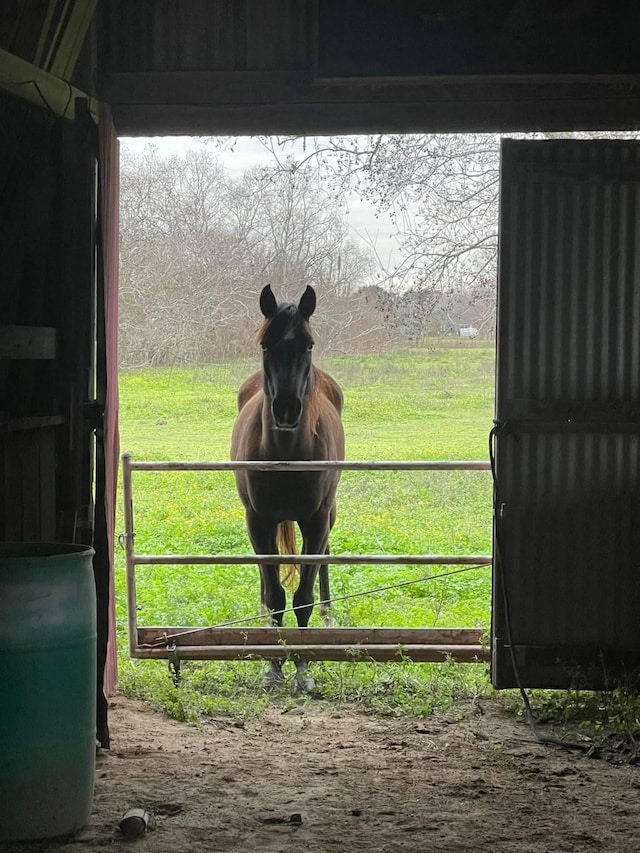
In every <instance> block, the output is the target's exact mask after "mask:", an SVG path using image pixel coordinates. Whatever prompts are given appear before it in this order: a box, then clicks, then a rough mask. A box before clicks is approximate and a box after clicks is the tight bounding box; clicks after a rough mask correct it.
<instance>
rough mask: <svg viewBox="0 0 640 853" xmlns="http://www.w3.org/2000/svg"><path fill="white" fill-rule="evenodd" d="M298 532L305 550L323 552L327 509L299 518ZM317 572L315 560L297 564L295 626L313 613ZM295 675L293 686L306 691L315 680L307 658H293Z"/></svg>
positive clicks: (326, 527)
mask: <svg viewBox="0 0 640 853" xmlns="http://www.w3.org/2000/svg"><path fill="white" fill-rule="evenodd" d="M300 531H301V532H302V550H303V553H305V554H324V553H326V550H327V544H328V540H329V516H328V514H327V513H317V514H316V515H314V516H312V517H311V518H309V519H305V520H304V521H301V522H300ZM317 575H318V566H317V564H315V563H311V564H305V565H302V566H300V583H299V584H298V588H297V590H296V591H295V594H294V596H293V606H294V607H295V608H297V609H296V619H297V620H298V627H299V628H306V627H307V625H308V624H309V619H310V618H311V614H312V613H313V602H314V598H313V587H314V585H315V581H316V577H317ZM295 664H296V677H295V681H294V688H295V689H296V690H300V691H302V692H304V693H310V692H311V691H312V690H313V688H314V686H315V684H314V681H313V678H312V676H311V674H310V672H309V663H308V661H303V660H296V662H295Z"/></svg>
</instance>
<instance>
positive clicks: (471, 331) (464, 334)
mask: <svg viewBox="0 0 640 853" xmlns="http://www.w3.org/2000/svg"><path fill="white" fill-rule="evenodd" d="M479 333H480V332H479V329H476V327H475V326H460V327H459V328H458V334H459V335H460V337H461V338H477V337H478V335H479Z"/></svg>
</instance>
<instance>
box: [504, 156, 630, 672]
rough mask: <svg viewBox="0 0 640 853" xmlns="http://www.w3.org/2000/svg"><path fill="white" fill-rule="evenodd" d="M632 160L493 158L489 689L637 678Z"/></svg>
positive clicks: (534, 157)
mask: <svg viewBox="0 0 640 853" xmlns="http://www.w3.org/2000/svg"><path fill="white" fill-rule="evenodd" d="M639 238H640V144H638V143H637V142H632V141H622V140H597V141H593V140H590V141H576V140H553V141H537V142H523V141H514V140H505V141H503V144H502V163H501V197H500V267H499V268H500V271H499V283H498V339H497V380H496V382H497V384H496V413H497V421H496V424H497V426H496V430H495V441H494V448H495V470H496V516H495V526H494V529H495V535H494V557H495V559H494V569H493V572H494V583H493V625H492V681H493V684H494V685H495V686H496V687H511V686H516V685H517V684H518V683H520V684H521V685H522V686H525V687H562V688H564V687H571V686H573V687H577V688H594V689H595V688H603V687H609V686H612V685H613V684H615V683H618V682H619V680H620V679H621V678H622V679H627V678H630V677H631V675H632V673H633V671H634V670H637V668H638V666H639V665H640V632H639V631H638V618H639V617H638V614H639V613H640V515H639V509H640V507H639V503H638V486H639V484H640V467H639V466H640V445H639V439H640V239H639Z"/></svg>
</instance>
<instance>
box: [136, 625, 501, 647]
mask: <svg viewBox="0 0 640 853" xmlns="http://www.w3.org/2000/svg"><path fill="white" fill-rule="evenodd" d="M485 634H486V632H485V631H484V630H483V629H481V628H276V627H268V626H264V627H258V628H238V627H228V628H175V627H173V628H164V627H155V626H154V627H139V628H138V644H139V645H141V646H142V645H147V644H148V645H155V644H156V643H163V642H165V641H166V639H167V638H168V639H169V641H171V640H172V638H175V642H176V644H177V645H179V646H181V647H182V646H207V645H219V646H232V645H236V646H242V645H250V646H256V645H259V644H260V643H264V644H265V645H278V644H279V645H280V646H281V648H287V647H288V646H300V645H307V646H308V645H329V644H332V643H338V644H341V645H343V646H347V647H349V648H352V647H355V646H357V645H359V644H366V645H374V644H386V645H396V646H397V645H420V644H422V645H424V644H427V645H438V644H446V645H456V646H459V645H474V644H479V643H480V642H481V640H482V638H483V636H485Z"/></svg>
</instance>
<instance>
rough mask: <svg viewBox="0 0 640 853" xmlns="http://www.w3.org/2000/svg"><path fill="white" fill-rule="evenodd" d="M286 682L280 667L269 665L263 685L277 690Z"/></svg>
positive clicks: (267, 688)
mask: <svg viewBox="0 0 640 853" xmlns="http://www.w3.org/2000/svg"><path fill="white" fill-rule="evenodd" d="M283 684H284V675H283V673H282V669H280V668H279V667H273V666H272V667H269V669H268V670H267V671H266V672H265V674H264V675H263V677H262V686H263V687H264V689H265V690H277V689H278V688H279V687H282V685H283Z"/></svg>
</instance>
